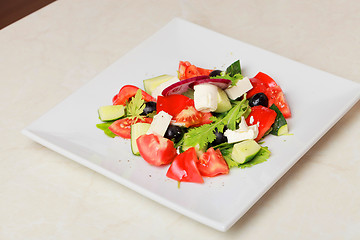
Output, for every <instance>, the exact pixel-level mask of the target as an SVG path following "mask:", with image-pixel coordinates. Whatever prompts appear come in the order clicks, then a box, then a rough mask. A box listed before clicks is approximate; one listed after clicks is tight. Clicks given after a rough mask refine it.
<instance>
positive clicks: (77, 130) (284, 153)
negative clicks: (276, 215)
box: [23, 19, 360, 231]
mask: <svg viewBox="0 0 360 240" xmlns="http://www.w3.org/2000/svg"><path fill="white" fill-rule="evenodd" d="M237 59H240V61H241V65H242V69H243V73H244V75H246V76H249V77H252V76H254V75H255V74H256V73H258V72H259V71H262V72H265V73H267V74H269V75H270V76H272V77H273V78H274V79H275V81H277V83H278V84H279V85H280V86H281V87H282V89H283V91H284V93H285V95H286V97H287V100H288V103H289V105H290V107H291V110H292V118H291V119H289V120H288V125H289V129H290V133H292V134H293V135H289V136H283V137H274V136H267V137H266V138H265V145H266V146H268V147H269V149H270V150H271V152H272V155H271V157H270V159H269V160H268V161H267V162H265V163H262V164H259V165H256V166H254V167H251V168H247V169H231V171H230V174H229V175H226V176H220V177H216V178H207V179H205V184H193V183H182V184H181V187H180V188H178V187H177V182H175V181H173V180H171V179H168V178H166V176H165V174H166V171H167V168H168V167H153V166H150V165H149V164H147V163H146V162H145V161H143V160H142V159H141V158H140V157H136V156H134V155H132V153H131V148H130V141H128V140H123V139H120V138H115V139H113V138H109V137H107V136H106V135H105V134H104V133H103V132H102V131H101V130H99V129H97V128H96V126H95V125H96V124H97V123H100V120H99V119H98V113H97V109H98V108H99V107H100V106H102V105H110V104H111V99H112V97H113V96H114V95H115V94H116V93H117V92H118V90H119V89H120V88H121V87H122V86H123V85H125V84H133V85H137V86H139V87H141V88H143V84H142V80H143V79H146V78H150V77H153V76H157V75H161V74H172V75H176V74H177V72H176V71H177V67H178V63H179V61H180V60H187V61H190V62H191V63H193V64H195V65H197V66H200V67H204V68H217V69H224V68H225V67H226V66H228V65H229V64H231V63H232V62H234V61H235V60H237ZM305 76H306V77H305ZM359 96H360V85H359V84H357V83H354V82H351V81H348V80H346V79H343V78H340V77H336V76H333V75H331V74H328V73H326V72H323V71H319V70H316V69H314V68H311V67H308V66H305V65H303V64H300V63H298V62H295V61H292V60H289V59H286V58H284V57H281V56H278V55H276V54H274V53H271V52H268V51H265V50H262V49H259V48H257V47H254V46H251V45H249V44H245V43H243V42H240V41H237V40H234V39H231V38H229V37H226V36H224V35H221V34H219V33H216V32H213V31H210V30H208V29H205V28H203V27H200V26H198V25H195V24H192V23H189V22H186V21H184V20H182V19H174V20H172V21H171V22H170V23H169V24H167V25H166V26H165V27H163V28H162V29H161V30H160V31H158V32H157V33H156V34H154V35H153V36H152V37H150V38H149V39H148V40H146V41H145V42H143V43H142V44H140V45H139V46H138V47H136V48H135V49H133V50H132V51H130V52H129V53H128V54H126V55H125V56H123V57H122V58H120V59H119V60H118V61H116V62H115V63H114V64H113V65H111V66H110V67H109V68H108V69H106V70H105V71H104V72H102V73H101V74H99V75H98V76H97V77H95V78H94V79H93V80H92V81H90V82H89V83H88V84H86V85H85V86H84V87H82V88H81V89H80V90H78V91H77V92H75V93H74V94H72V95H71V96H69V97H68V98H67V99H65V100H64V101H63V102H61V103H60V104H59V105H57V106H56V107H55V108H53V109H52V110H50V111H49V112H48V113H46V114H45V115H43V116H42V117H41V118H39V119H38V120H36V121H35V122H34V123H32V124H31V125H30V126H28V127H27V128H26V129H24V130H23V133H24V134H25V135H26V136H28V137H30V138H31V139H33V140H34V141H36V142H38V143H40V144H42V145H44V146H46V147H48V148H50V149H52V150H54V151H56V152H58V153H60V154H62V155H64V156H66V157H68V158H70V159H72V160H74V161H76V162H78V163H80V164H82V165H84V166H86V167H88V168H90V169H92V170H94V171H96V172H98V173H100V174H103V175H105V176H107V177H109V178H111V179H113V180H115V181H117V182H119V183H121V184H123V185H125V186H127V187H129V188H130V189H133V190H135V191H137V192H139V193H141V194H143V195H144V196H146V197H149V198H151V199H153V200H155V201H157V202H159V203H161V204H163V205H165V206H167V207H169V208H171V209H173V210H175V211H178V212H179V213H182V214H184V215H186V216H188V217H190V218H193V219H195V220H197V221H199V222H201V223H203V224H206V225H208V226H211V227H213V228H215V229H218V230H220V231H226V230H228V229H229V228H230V227H231V226H232V225H233V224H234V223H235V222H236V221H237V220H238V219H239V218H240V217H241V216H242V215H243V214H244V213H245V212H246V211H247V210H248V209H249V208H250V207H251V206H252V205H253V204H254V203H255V202H256V201H257V200H258V199H259V198H260V197H261V196H262V195H263V194H264V193H265V192H266V191H267V190H268V189H269V188H270V187H271V186H272V185H273V184H274V183H275V182H276V181H277V180H278V179H279V178H280V177H281V176H282V175H283V174H284V173H285V172H286V171H287V170H288V169H289V168H290V167H291V166H293V165H294V164H295V163H296V162H297V161H298V160H299V158H300V157H301V156H302V155H303V154H304V153H305V152H306V151H308V150H309V148H310V147H311V146H313V145H314V144H315V143H316V142H317V141H318V140H319V139H320V138H321V137H322V136H323V135H324V134H325V132H326V131H328V130H329V129H330V128H331V127H332V126H333V125H334V124H335V123H336V122H337V121H338V120H339V119H340V118H341V117H342V116H343V115H344V114H345V113H346V112H347V111H348V110H349V109H350V108H351V107H352V106H353V105H354V104H355V103H356V102H357V101H358V99H359ZM54 126H56V127H54Z"/></svg>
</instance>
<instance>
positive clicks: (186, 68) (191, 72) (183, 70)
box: [179, 61, 213, 80]
mask: <svg viewBox="0 0 360 240" xmlns="http://www.w3.org/2000/svg"><path fill="white" fill-rule="evenodd" d="M212 71H213V70H210V69H205V68H200V67H196V66H195V65H192V64H191V63H190V62H188V61H180V63H179V79H180V80H184V79H187V78H191V77H196V76H202V75H209V74H210V73H211V72H212Z"/></svg>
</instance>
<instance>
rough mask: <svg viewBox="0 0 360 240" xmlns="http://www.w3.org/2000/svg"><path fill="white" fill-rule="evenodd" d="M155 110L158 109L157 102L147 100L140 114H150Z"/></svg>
mask: <svg viewBox="0 0 360 240" xmlns="http://www.w3.org/2000/svg"><path fill="white" fill-rule="evenodd" d="M154 111H156V102H146V103H145V108H144V110H143V112H142V113H141V114H140V115H148V114H149V113H152V112H154Z"/></svg>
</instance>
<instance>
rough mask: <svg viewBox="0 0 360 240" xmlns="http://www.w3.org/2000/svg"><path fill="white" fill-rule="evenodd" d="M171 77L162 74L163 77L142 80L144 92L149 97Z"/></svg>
mask: <svg viewBox="0 0 360 240" xmlns="http://www.w3.org/2000/svg"><path fill="white" fill-rule="evenodd" d="M173 77H174V76H171V75H167V74H163V75H160V76H157V77H153V78H148V79H145V80H143V84H144V90H145V92H147V93H148V94H150V95H151V94H152V92H153V91H154V89H155V88H156V87H157V86H159V85H160V84H162V83H164V82H166V81H169V80H170V79H172V78H173Z"/></svg>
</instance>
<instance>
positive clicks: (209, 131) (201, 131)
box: [184, 121, 224, 149]
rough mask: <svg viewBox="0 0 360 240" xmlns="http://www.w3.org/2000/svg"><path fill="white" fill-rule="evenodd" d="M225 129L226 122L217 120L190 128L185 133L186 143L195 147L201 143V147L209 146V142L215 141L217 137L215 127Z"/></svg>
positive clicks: (219, 129)
mask: <svg viewBox="0 0 360 240" xmlns="http://www.w3.org/2000/svg"><path fill="white" fill-rule="evenodd" d="M216 128H217V129H218V131H223V129H224V124H223V123H222V122H221V121H215V122H213V123H210V124H204V125H202V126H200V127H197V128H192V129H190V130H189V131H188V132H187V133H185V135H184V145H185V146H192V147H195V146H196V145H199V149H203V148H206V147H207V144H208V143H211V142H213V141H214V140H215V139H216V136H215V133H214V131H215V129H216Z"/></svg>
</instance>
